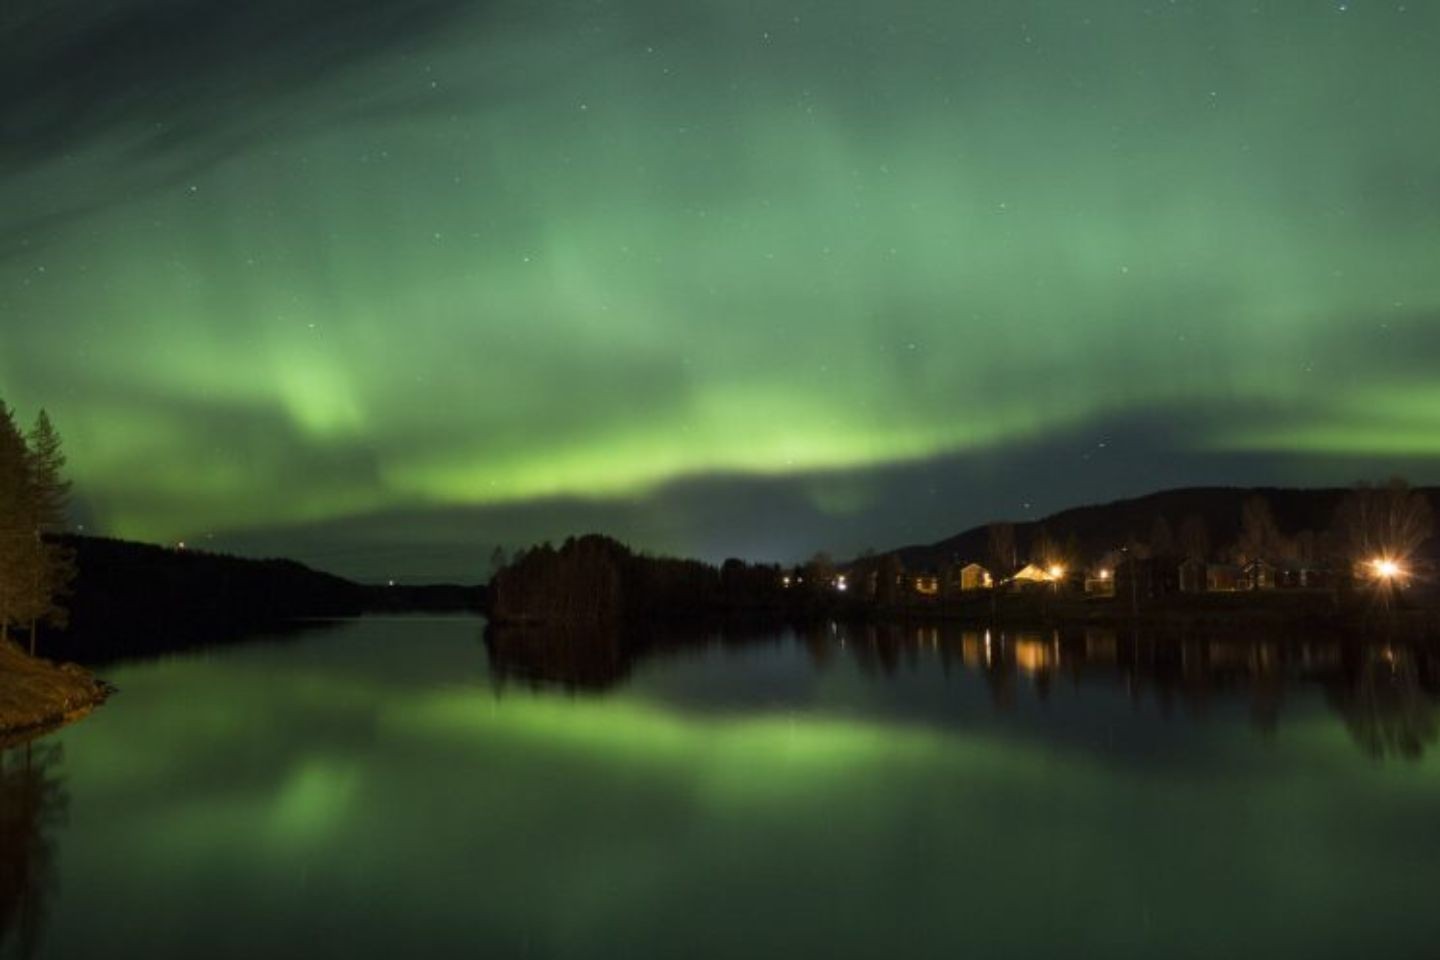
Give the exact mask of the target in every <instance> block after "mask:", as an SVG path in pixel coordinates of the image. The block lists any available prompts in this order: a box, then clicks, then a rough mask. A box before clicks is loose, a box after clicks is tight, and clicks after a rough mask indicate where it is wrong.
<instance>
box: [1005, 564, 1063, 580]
mask: <svg viewBox="0 0 1440 960" xmlns="http://www.w3.org/2000/svg"><path fill="white" fill-rule="evenodd" d="M1054 579H1055V577H1053V576H1051V575H1050V572H1049V571H1048V570H1045V569H1044V568H1042V567H1039V566H1036V565H1035V564H1033V563H1027V564H1026V565H1025V566H1024V567H1022V568H1020V570H1019V571H1018V572H1017V573H1016V574H1015V576H1013V577H1011V578H1010V580H1011V582H1013V583H1017V584H1021V585H1025V584H1033V583H1050V582H1051V581H1052V580H1054Z"/></svg>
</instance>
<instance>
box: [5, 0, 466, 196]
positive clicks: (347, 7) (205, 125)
mask: <svg viewBox="0 0 1440 960" xmlns="http://www.w3.org/2000/svg"><path fill="white" fill-rule="evenodd" d="M488 6H489V5H488V4H484V3H475V2H465V0H399V2H390V3H375V2H373V0H308V2H304V3H296V2H293V0H247V2H245V3H234V4H229V3H219V4H217V3H211V2H205V0H132V2H129V3H121V4H113V3H112V4H104V5H100V4H93V3H78V2H71V3H54V2H51V0H40V2H26V3H21V4H20V6H19V8H18V10H15V11H12V13H11V14H10V15H9V16H8V17H7V18H6V23H5V27H4V30H3V32H0V98H3V99H0V117H3V123H0V157H3V159H4V162H5V164H6V166H8V167H10V168H12V169H14V168H16V167H23V166H25V165H27V164H30V163H34V162H37V161H42V160H47V159H50V158H51V157H53V156H55V155H56V154H59V153H62V152H68V151H73V150H77V149H79V148H82V147H83V146H85V145H86V144H87V143H88V142H90V141H93V140H95V139H97V138H100V137H104V136H106V135H109V134H112V133H122V134H124V135H125V136H126V138H127V139H132V140H133V141H134V142H137V143H140V144H143V145H146V146H148V147H149V148H151V149H154V150H157V151H162V152H165V151H171V150H175V149H179V148H182V147H187V146H189V145H190V144H192V143H193V142H195V141H197V140H202V141H203V140H208V139H209V138H210V137H212V136H214V135H215V133H216V132H217V131H218V130H223V129H225V128H226V127H228V126H230V125H232V124H250V123H252V122H254V119H255V117H256V113H257V110H258V109H259V108H260V107H262V106H266V107H271V106H274V105H283V104H284V103H285V102H286V101H287V100H289V99H290V98H293V97H295V96H296V95H298V94H300V93H302V92H304V91H305V90H307V89H310V88H312V87H314V86H315V85H317V84H319V83H321V82H322V81H325V80H328V79H333V78H335V77H336V76H337V75H339V74H341V73H343V72H344V71H346V70H348V69H350V68H353V67H355V66H357V65H363V64H365V63H368V62H371V61H373V60H374V59H375V58H377V57H380V56H382V55H384V54H387V53H391V52H395V51H398V50H403V49H405V48H406V47H407V46H409V45H411V44H413V43H415V42H416V41H419V40H424V39H426V38H429V37H431V36H432V35H433V34H435V33H436V32H437V31H440V30H443V29H444V28H445V26H446V25H447V24H449V23H451V22H452V21H453V20H454V19H455V18H457V17H458V16H460V15H461V14H462V13H475V12H480V11H484V10H485V9H487V7H488Z"/></svg>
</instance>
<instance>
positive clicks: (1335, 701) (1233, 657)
mask: <svg viewBox="0 0 1440 960" xmlns="http://www.w3.org/2000/svg"><path fill="white" fill-rule="evenodd" d="M672 639H673V638H666V637H663V636H662V637H655V638H650V639H649V640H646V641H636V640H633V639H630V638H627V639H626V640H625V641H624V642H621V641H620V640H618V639H616V638H614V637H611V638H604V639H598V638H597V640H596V642H595V644H594V645H593V649H589V650H587V652H586V653H585V654H584V655H577V654H575V653H574V652H573V650H572V649H571V648H569V647H568V646H567V645H566V644H565V643H563V642H558V641H542V640H532V639H527V638H524V637H513V636H511V637H495V638H492V639H491V641H490V642H488V643H487V641H486V640H485V639H484V630H483V625H482V623H481V622H480V621H477V620H468V619H456V620H429V619H393V620H384V619H367V620H360V621H354V622H347V623H341V624H330V625H323V626H317V627H316V629H314V630H307V631H304V632H301V633H298V634H293V635H289V636H286V637H283V638H270V639H266V638H263V637H258V638H256V639H254V640H253V641H251V642H246V643H242V644H238V645H234V646H229V647H224V648H217V649H211V650H206V651H202V652H196V653H189V654H182V655H176V656H172V657H169V658H165V659H160V660H151V661H147V662H135V663H120V664H114V665H111V666H109V667H106V668H104V669H102V670H101V671H100V672H101V673H102V675H104V676H105V677H106V678H107V679H109V680H110V681H112V682H113V683H114V684H116V685H117V686H118V687H119V688H120V691H121V692H120V693H119V694H118V695H117V696H116V697H114V698H113V699H112V700H111V701H110V703H109V704H108V705H106V706H105V707H104V708H103V709H101V710H100V711H99V712H97V713H96V714H94V715H93V716H91V717H89V718H88V719H86V720H84V721H83V722H81V723H79V724H77V725H74V726H72V727H70V728H67V729H65V730H62V731H60V732H58V733H56V734H53V735H51V736H48V737H44V738H42V739H40V740H37V741H35V742H33V743H32V744H30V745H29V746H28V747H18V748H12V749H10V750H7V751H5V753H4V757H3V773H0V828H3V834H0V956H45V957H63V958H74V957H114V956H143V957H146V958H149V960H163V958H172V957H173V958H180V957H185V958H189V957H196V956H217V955H218V956H234V957H277V956H278V957H316V956H335V957H387V958H388V957H404V956H426V955H430V956H473V957H509V956H515V957H623V958H632V957H656V958H662V957H663V958H694V957H745V956H759V957H779V956H792V957H817V958H835V957H886V956H895V957H947V958H952V957H972V958H973V957H1007V958H1008V957H1059V956H1089V957H1107V958H1112V957H1135V958H1141V957H1143V958H1147V960H1149V958H1155V957H1203V958H1221V957H1224V958H1233V957H1265V958H1276V957H1306V958H1317V957H1345V958H1354V957H1364V956H1385V957H1387V958H1405V957H1417V958H1418V957H1434V956H1436V955H1437V954H1440V912H1437V910H1436V907H1435V904H1436V897H1437V895H1440V759H1437V757H1440V753H1437V751H1436V750H1435V749H1433V748H1434V743H1435V737H1436V733H1437V713H1436V703H1435V694H1436V691H1437V690H1440V658H1437V657H1435V656H1433V655H1432V654H1431V653H1429V652H1428V651H1426V650H1424V649H1415V648H1410V647H1406V646H1403V645H1399V644H1383V643H1377V644H1370V645H1363V644H1359V643H1340V642H1337V641H1334V640H1317V639H1306V638H1292V639H1289V640H1287V641H1285V642H1281V641H1280V640H1279V639H1278V638H1268V637H1263V636H1261V637H1253V636H1232V637H1225V638H1217V639H1202V640H1191V641H1187V642H1185V643H1179V642H1173V641H1164V642H1162V641H1160V640H1157V639H1154V638H1147V637H1144V636H1141V637H1134V636H1130V635H1128V634H1125V633H1124V632H1121V633H1119V634H1117V633H1115V632H1113V631H1106V630H1096V629H1092V630H1089V631H1086V630H1083V629H1082V630H1079V631H1076V632H1066V633H1063V634H1057V633H1055V632H1053V631H1035V632H1023V631H1022V632H1013V631H1011V632H1005V633H1003V634H1002V633H1000V632H995V633H993V634H987V633H985V632H983V631H982V632H969V631H962V630H960V629H958V628H948V627H947V628H944V629H933V628H908V629H894V630H878V631H877V630H866V629H863V628H853V627H852V628H843V627H833V626H826V627H822V628H817V629H814V630H810V631H807V632H803V633H797V632H794V631H789V630H785V631H774V632H770V633H764V632H760V633H754V634H750V635H742V636H735V635H729V636H726V637H724V638H723V639H722V638H720V637H718V636H716V637H710V638H706V637H703V636H701V637H696V638H691V640H690V641H689V642H686V643H684V644H678V645H677V644H676V643H674V642H672Z"/></svg>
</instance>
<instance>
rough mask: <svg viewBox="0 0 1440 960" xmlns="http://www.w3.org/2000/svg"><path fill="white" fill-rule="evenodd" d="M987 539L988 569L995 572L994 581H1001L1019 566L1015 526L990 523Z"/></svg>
mask: <svg viewBox="0 0 1440 960" xmlns="http://www.w3.org/2000/svg"><path fill="white" fill-rule="evenodd" d="M988 538H989V547H990V567H991V569H992V570H994V571H995V579H996V580H997V581H999V580H1003V579H1005V578H1006V577H1008V576H1010V575H1011V574H1012V573H1014V572H1015V571H1016V570H1017V569H1018V568H1019V566H1020V563H1019V554H1018V551H1017V550H1016V548H1015V525H1014V524H1012V523H992V524H990V526H989V528H988Z"/></svg>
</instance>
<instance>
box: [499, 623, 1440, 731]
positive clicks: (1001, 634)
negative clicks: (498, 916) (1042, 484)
mask: <svg viewBox="0 0 1440 960" xmlns="http://www.w3.org/2000/svg"><path fill="white" fill-rule="evenodd" d="M782 642H784V643H789V642H795V643H798V644H799V645H800V648H801V649H803V650H804V651H805V652H806V654H807V655H808V657H809V660H810V662H811V664H812V665H813V668H814V669H815V670H816V671H822V670H827V671H828V670H833V669H835V668H836V667H842V668H843V667H844V666H846V665H848V666H849V667H851V668H853V669H856V670H858V672H859V673H860V674H861V675H862V676H866V677H869V678H871V679H872V681H873V682H885V681H886V679H887V678H891V677H898V676H903V675H911V674H922V673H926V672H934V671H936V669H937V667H938V668H939V671H940V672H941V673H942V674H943V675H944V677H945V678H946V680H947V681H951V680H954V679H956V678H957V677H959V678H963V677H964V676H966V675H969V676H971V677H978V678H980V679H981V680H983V682H984V685H985V687H986V688H987V689H988V691H989V697H990V699H991V702H992V703H993V704H994V706H995V707H996V708H997V709H1000V710H1005V709H1008V708H1009V707H1010V706H1011V705H1013V704H1014V703H1016V702H1017V701H1018V699H1019V697H1020V696H1021V695H1022V693H1023V690H1024V689H1025V688H1026V687H1030V688H1032V690H1033V695H1034V696H1036V697H1037V698H1040V699H1045V698H1046V697H1047V696H1049V694H1050V692H1051V690H1052V688H1055V687H1054V685H1055V684H1056V681H1057V680H1058V679H1059V678H1061V677H1064V678H1065V679H1066V680H1067V681H1068V682H1067V683H1066V684H1065V687H1064V689H1066V690H1068V691H1070V693H1069V696H1072V697H1084V696H1086V691H1087V689H1091V691H1092V692H1091V695H1093V696H1106V695H1113V694H1112V693H1108V692H1107V691H1114V690H1115V689H1116V688H1117V687H1119V688H1121V689H1123V690H1125V691H1127V692H1128V694H1129V696H1131V697H1132V698H1133V699H1134V700H1136V701H1137V702H1141V701H1145V700H1150V701H1152V702H1154V703H1155V704H1157V705H1158V706H1159V707H1160V709H1161V710H1169V709H1172V708H1174V707H1179V708H1181V709H1184V710H1185V711H1187V712H1188V713H1191V714H1193V715H1195V716H1203V715H1205V714H1206V713H1207V712H1208V706H1207V705H1208V704H1209V703H1210V702H1211V701H1212V700H1216V699H1219V698H1225V699H1228V700H1230V701H1232V702H1233V701H1236V700H1239V701H1241V702H1247V701H1248V703H1249V707H1250V716H1251V721H1252V723H1253V724H1254V725H1255V727H1256V728H1257V729H1259V730H1262V731H1269V730H1273V729H1275V728H1276V727H1277V726H1278V725H1279V723H1280V721H1281V714H1282V708H1283V707H1284V705H1285V703H1286V699H1287V695H1288V692H1289V691H1291V690H1292V689H1294V688H1295V687H1297V686H1302V685H1316V686H1319V687H1321V688H1323V689H1324V690H1325V691H1326V699H1327V701H1328V702H1329V703H1330V704H1331V706H1332V707H1333V708H1334V709H1335V710H1336V712H1337V713H1339V714H1340V715H1341V716H1342V717H1343V718H1344V720H1345V723H1346V726H1347V728H1349V730H1350V732H1351V735H1352V737H1353V738H1354V740H1355V742H1356V743H1357V744H1358V745H1359V746H1361V748H1362V749H1364V750H1365V751H1366V752H1368V753H1371V754H1374V755H1376V756H1382V757H1383V756H1392V755H1396V756H1411V757H1413V756H1418V755H1419V754H1420V753H1421V752H1423V751H1424V750H1425V749H1427V748H1428V747H1429V745H1430V744H1431V743H1433V742H1434V740H1435V739H1436V731H1437V728H1440V723H1437V715H1436V714H1435V712H1434V707H1433V704H1434V700H1435V697H1436V695H1437V692H1440V650H1437V651H1432V650H1431V649H1430V648H1429V647H1426V646H1405V645H1400V644H1395V643H1382V644H1378V645H1377V644H1366V643H1365V642H1363V641H1361V640H1356V639H1345V638H1340V637H1334V636H1331V637H1315V636H1313V635H1309V634H1296V635H1288V636H1287V635H1283V634H1277V633H1276V632H1275V631H1274V630H1266V629H1264V628H1259V627H1253V626H1246V625H1244V624H1238V625H1237V624H1231V625H1227V626H1226V627H1224V628H1223V630H1222V631H1221V632H1215V631H1207V630H1205V629H1203V628H1189V629H1186V630H1184V631H1177V632H1174V633H1157V632H1155V631H1153V630H1144V629H1139V630H1136V629H1133V628H1125V629H1118V630H1117V629H1115V628H1111V627H1108V626H1103V625H1094V624H1091V625H1083V626H1081V625H1077V626H1074V627H1066V628H1060V629H1046V630H1011V629H1004V628H1000V627H992V628H990V629H983V628H981V629H977V628H975V627H967V626H964V625H960V624H955V623H926V624H919V625H917V624H903V623H866V624H842V623H836V622H830V621H818V622H815V623H812V624H811V625H809V626H807V627H804V628H799V629H797V630H795V631H794V632H793V633H792V632H791V631H789V630H785V629H782V628H780V627H777V626H775V625H771V626H768V627H751V628H749V629H736V628H731V627H726V628H710V629H692V630H688V631H687V630H683V629H680V628H676V627H675V626H673V625H672V626H670V627H659V626H654V627H651V628H649V630H648V631H642V632H639V633H637V632H636V631H635V630H634V629H630V630H627V631H610V632H597V631H589V632H588V633H586V634H585V635H576V634H573V633H572V634H563V635H562V634H557V633H556V632H554V631H505V630H493V629H492V630H491V631H489V632H488V633H487V636H486V645H487V649H488V650H489V652H490V659H491V675H492V678H493V680H494V682H495V684H496V686H497V687H503V686H504V685H505V684H506V683H511V682H521V683H526V684H529V685H532V686H542V685H558V686H563V687H565V688H567V689H572V690H574V689H588V690H603V689H607V688H610V687H614V686H617V685H620V684H622V683H624V682H625V681H626V680H627V679H628V677H629V675H630V674H631V673H632V672H633V670H634V669H635V667H636V666H637V664H639V663H640V662H642V661H643V660H645V659H647V658H650V657H658V656H666V655H673V654H674V653H675V652H677V651H684V650H695V649H699V648H712V647H722V646H723V647H734V648H737V649H738V648H749V647H754V646H756V645H761V644H765V645H773V644H776V643H782ZM961 667H963V669H957V668H961ZM1055 689H1059V688H1055ZM1137 722H1149V721H1148V720H1146V719H1145V718H1144V717H1143V715H1142V716H1141V719H1140V720H1139V721H1137Z"/></svg>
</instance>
